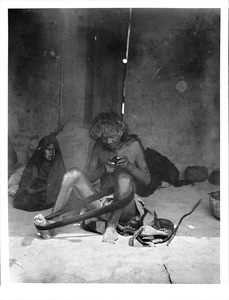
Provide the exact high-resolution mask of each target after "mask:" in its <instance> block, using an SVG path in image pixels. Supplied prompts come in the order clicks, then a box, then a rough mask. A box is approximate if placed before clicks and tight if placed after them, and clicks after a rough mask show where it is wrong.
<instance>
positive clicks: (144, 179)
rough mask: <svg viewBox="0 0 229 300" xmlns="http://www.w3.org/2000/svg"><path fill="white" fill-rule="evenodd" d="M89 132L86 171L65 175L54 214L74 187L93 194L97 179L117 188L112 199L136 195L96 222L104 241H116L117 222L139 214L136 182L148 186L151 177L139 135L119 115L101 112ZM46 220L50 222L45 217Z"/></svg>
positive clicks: (102, 185) (90, 207) (96, 205)
mask: <svg viewBox="0 0 229 300" xmlns="http://www.w3.org/2000/svg"><path fill="white" fill-rule="evenodd" d="M90 135H91V137H92V138H93V139H94V140H95V144H94V147H93V150H92V154H91V158H90V161H89V164H88V167H87V170H86V173H85V174H84V173H83V172H82V171H81V170H79V169H77V168H72V169H70V170H69V171H68V172H67V173H66V174H65V175H64V177H63V181H62V184H61V189H60V192H59V195H58V198H57V201H56V203H55V206H54V208H53V213H54V212H56V211H58V210H60V209H61V208H63V206H64V205H65V204H66V202H67V200H68V198H69V196H70V194H71V192H72V190H73V189H74V191H76V192H77V194H78V195H79V196H80V197H81V198H85V197H88V196H90V195H92V194H94V193H95V192H96V189H95V186H93V184H94V183H96V182H97V180H98V179H99V180H100V188H101V189H104V188H108V187H111V186H113V187H114V199H113V201H121V200H123V199H125V198H127V197H129V196H130V195H133V199H132V201H131V202H130V203H129V204H128V205H127V206H125V207H124V208H123V209H119V210H116V211H113V212H111V213H107V214H103V215H101V216H100V217H99V218H97V219H96V222H94V225H95V226H94V228H93V229H94V231H96V232H99V233H101V234H103V239H102V240H103V242H109V243H114V242H115V240H117V239H118V234H117V231H116V227H117V225H118V222H119V221H120V222H122V223H123V222H127V221H129V220H130V219H131V218H133V217H135V216H138V215H139V210H138V205H137V201H138V200H137V197H134V192H135V190H136V183H137V182H141V183H144V184H146V185H147V184H149V182H150V180H151V178H150V174H149V170H148V167H147V165H146V162H145V159H144V152H143V147H142V145H141V143H140V141H139V140H138V139H137V138H136V136H131V135H129V134H128V129H127V125H126V124H125V123H124V122H123V121H122V120H121V118H120V117H119V116H118V115H117V114H115V113H101V114H99V116H98V117H97V118H96V119H95V121H94V122H93V125H92V127H91V128H90ZM112 159H113V161H112ZM102 205H104V204H103V203H102V201H101V199H100V200H96V201H94V202H92V203H89V204H86V205H85V208H84V211H88V210H93V209H97V208H99V207H101V206H102ZM105 205H106V204H105ZM40 221H42V220H41V218H38V217H35V218H34V222H35V225H36V224H37V225H38V224H41V222H40ZM43 221H44V222H48V221H46V220H45V219H43ZM91 222H93V220H91V219H90V220H87V221H85V222H83V224H84V228H89V230H90V229H91V228H90V226H91V225H90V224H91ZM44 224H45V223H44ZM159 233H160V234H161V232H159Z"/></svg>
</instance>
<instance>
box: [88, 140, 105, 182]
mask: <svg viewBox="0 0 229 300" xmlns="http://www.w3.org/2000/svg"><path fill="white" fill-rule="evenodd" d="M105 173H106V169H105V166H104V165H102V166H99V145H98V144H97V143H95V145H94V147H93V150H92V154H91V158H90V161H89V164H88V167H87V170H86V176H87V178H88V180H89V181H90V182H95V181H96V180H97V179H99V178H101V177H102V176H103V175H104V174H105Z"/></svg>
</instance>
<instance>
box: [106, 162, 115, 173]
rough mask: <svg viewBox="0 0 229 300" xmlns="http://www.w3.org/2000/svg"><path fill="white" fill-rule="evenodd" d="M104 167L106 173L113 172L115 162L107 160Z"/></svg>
mask: <svg viewBox="0 0 229 300" xmlns="http://www.w3.org/2000/svg"><path fill="white" fill-rule="evenodd" d="M105 169H106V172H107V173H113V172H114V170H115V163H113V162H111V161H108V163H107V164H105Z"/></svg>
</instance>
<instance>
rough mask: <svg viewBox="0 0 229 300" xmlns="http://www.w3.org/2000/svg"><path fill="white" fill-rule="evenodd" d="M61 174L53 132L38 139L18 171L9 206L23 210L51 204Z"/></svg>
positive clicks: (60, 179)
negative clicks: (19, 171)
mask: <svg viewBox="0 0 229 300" xmlns="http://www.w3.org/2000/svg"><path fill="white" fill-rule="evenodd" d="M64 174H65V167H64V162H63V158H62V154H61V150H60V146H59V143H58V141H57V139H56V138H55V137H54V136H52V135H47V136H45V137H44V138H42V139H41V140H40V142H39V144H38V147H37V148H36V150H35V151H34V153H33V155H32V157H31V159H30V160H29V162H28V164H27V166H26V168H25V170H24V172H23V174H22V178H21V181H20V184H19V190H18V192H17V193H16V195H15V196H14V199H13V206H14V207H15V208H17V209H21V210H26V211H40V210H45V209H48V208H51V207H53V206H54V204H55V202H56V199H57V195H58V193H59V189H60V186H61V181H62V179H63V175H64Z"/></svg>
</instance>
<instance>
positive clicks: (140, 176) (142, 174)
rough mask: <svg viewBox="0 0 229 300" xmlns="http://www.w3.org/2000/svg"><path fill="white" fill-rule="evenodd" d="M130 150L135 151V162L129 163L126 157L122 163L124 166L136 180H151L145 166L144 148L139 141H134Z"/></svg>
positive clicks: (143, 181) (147, 181)
mask: <svg viewBox="0 0 229 300" xmlns="http://www.w3.org/2000/svg"><path fill="white" fill-rule="evenodd" d="M131 150H132V151H134V153H135V162H134V163H130V162H129V160H128V158H127V157H126V158H125V159H126V160H127V161H126V163H124V168H126V169H127V170H128V171H129V172H130V173H131V174H132V175H133V176H134V177H135V178H136V179H137V180H138V181H140V182H141V183H144V184H146V185H147V184H149V183H150V180H151V176H150V173H149V169H148V167H147V164H146V161H145V156H144V150H143V147H142V145H141V144H140V143H139V141H137V140H136V141H134V144H133V145H132V149H131Z"/></svg>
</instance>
